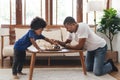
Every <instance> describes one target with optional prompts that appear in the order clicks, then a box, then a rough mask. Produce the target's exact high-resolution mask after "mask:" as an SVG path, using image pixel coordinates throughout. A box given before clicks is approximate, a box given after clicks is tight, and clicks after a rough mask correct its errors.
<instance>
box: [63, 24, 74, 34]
mask: <svg viewBox="0 0 120 80" xmlns="http://www.w3.org/2000/svg"><path fill="white" fill-rule="evenodd" d="M64 26H65V28H66V29H67V31H68V32H70V33H73V32H75V29H76V27H75V24H65V25H64Z"/></svg>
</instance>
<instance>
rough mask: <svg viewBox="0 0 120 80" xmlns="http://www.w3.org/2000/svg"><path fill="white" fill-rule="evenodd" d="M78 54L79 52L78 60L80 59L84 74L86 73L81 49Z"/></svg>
mask: <svg viewBox="0 0 120 80" xmlns="http://www.w3.org/2000/svg"><path fill="white" fill-rule="evenodd" d="M79 54H80V61H81V64H82V68H83V72H84V74H85V75H87V73H86V66H85V61H84V55H83V51H80V52H79Z"/></svg>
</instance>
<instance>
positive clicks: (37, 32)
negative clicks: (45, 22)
mask: <svg viewBox="0 0 120 80" xmlns="http://www.w3.org/2000/svg"><path fill="white" fill-rule="evenodd" d="M42 31H43V28H40V29H37V30H35V33H36V34H37V35H40V34H41V33H42Z"/></svg>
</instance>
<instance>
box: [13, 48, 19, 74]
mask: <svg viewBox="0 0 120 80" xmlns="http://www.w3.org/2000/svg"><path fill="white" fill-rule="evenodd" d="M18 54H19V53H18V51H17V50H15V49H14V57H13V65H12V74H13V75H17V66H18V62H19V60H18V57H19V56H18Z"/></svg>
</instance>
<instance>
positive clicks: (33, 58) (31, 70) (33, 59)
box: [29, 53, 36, 80]
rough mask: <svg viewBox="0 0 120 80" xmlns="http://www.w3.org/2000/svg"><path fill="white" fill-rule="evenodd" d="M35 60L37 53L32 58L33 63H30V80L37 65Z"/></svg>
mask: <svg viewBox="0 0 120 80" xmlns="http://www.w3.org/2000/svg"><path fill="white" fill-rule="evenodd" d="M35 58H36V53H32V56H31V63H30V74H29V80H32V76H33V69H34V65H35Z"/></svg>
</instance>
